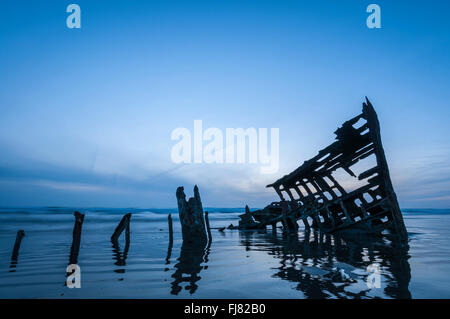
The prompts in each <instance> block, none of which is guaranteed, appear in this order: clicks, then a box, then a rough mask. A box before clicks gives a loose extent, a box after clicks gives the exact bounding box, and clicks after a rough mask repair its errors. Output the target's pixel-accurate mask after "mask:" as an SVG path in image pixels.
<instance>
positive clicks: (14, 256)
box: [10, 230, 25, 271]
mask: <svg viewBox="0 0 450 319" xmlns="http://www.w3.org/2000/svg"><path fill="white" fill-rule="evenodd" d="M24 236H25V232H24V231H23V230H19V231H17V235H16V241H15V242H14V248H13V252H12V255H11V265H10V268H16V265H17V261H18V259H19V249H20V244H21V243H22V238H23V237H24ZM12 271H14V270H12Z"/></svg>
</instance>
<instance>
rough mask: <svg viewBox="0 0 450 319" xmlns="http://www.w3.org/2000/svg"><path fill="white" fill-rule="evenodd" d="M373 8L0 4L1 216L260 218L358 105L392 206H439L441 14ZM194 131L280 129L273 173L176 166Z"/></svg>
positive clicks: (167, 2) (168, 0)
mask: <svg viewBox="0 0 450 319" xmlns="http://www.w3.org/2000/svg"><path fill="white" fill-rule="evenodd" d="M69 3H77V4H78V5H79V6H80V8H81V19H82V24H81V29H69V28H67V26H66V18H67V16H68V13H66V7H67V5H68V4H69ZM370 3H372V2H367V1H339V2H336V1H316V2H313V3H310V2H304V1H275V0H273V1H248V0H239V1H235V0H220V1H219V0H217V1H195V0H193V1H173V0H164V1H163V0H161V1H95V2H94V1H77V0H74V1H72V2H65V1H33V2H29V1H23V0H19V1H9V0H8V1H3V2H2V6H1V10H0V44H1V49H0V70H1V71H0V154H1V156H0V206H18V207H21V206H84V207H152V208H159V207H175V206H176V198H175V190H176V188H177V187H178V186H184V187H185V191H186V194H187V195H188V196H191V195H192V188H193V185H195V184H197V185H198V186H199V189H200V193H201V196H202V200H203V203H204V206H209V207H243V206H245V204H248V205H249V206H250V207H263V206H265V205H267V204H268V203H270V202H271V201H274V200H277V195H276V193H275V192H274V191H273V190H272V189H267V188H266V187H265V186H266V185H267V184H270V183H271V182H273V181H275V180H277V179H278V178H280V177H282V176H283V175H285V174H287V173H289V172H291V171H292V170H294V169H295V168H297V167H298V166H299V165H301V164H302V163H303V161H305V160H307V159H309V158H311V157H313V156H315V155H316V154H317V152H318V151H319V150H320V149H322V148H323V147H325V146H327V145H328V144H330V143H332V142H333V140H334V134H333V132H334V131H335V130H336V129H337V128H338V127H339V126H340V125H341V124H342V123H343V122H345V121H346V120H348V119H350V118H351V117H353V116H355V115H357V114H359V113H360V112H361V104H362V102H363V101H364V97H365V96H367V97H368V98H369V99H370V101H371V102H372V104H373V106H374V107H375V110H376V111H377V113H378V117H379V120H380V125H381V134H382V141H383V145H384V149H385V153H386V158H387V161H388V164H389V168H390V172H391V178H392V182H393V185H394V189H395V191H396V193H397V197H398V200H399V203H400V206H401V207H402V208H449V207H450V128H449V125H448V120H449V118H450V116H449V115H450V111H449V105H448V103H449V101H450V90H449V87H448V86H449V83H450V59H449V56H450V54H449V49H450V37H449V31H450V20H449V19H448V17H447V14H448V12H449V10H450V3H449V2H448V1H433V2H431V3H430V2H427V1H395V2H393V1H376V2H375V3H377V4H378V5H379V6H380V8H381V21H382V24H381V25H382V27H381V29H369V28H367V26H366V18H367V16H368V15H369V14H368V13H367V12H366V7H367V6H368V5H369V4H370ZM196 120H201V121H202V123H203V127H204V129H205V130H206V129H207V128H209V127H212V128H218V129H219V130H222V131H223V132H225V131H226V129H227V128H244V129H246V128H268V129H269V130H270V128H278V130H279V169H278V171H277V172H275V173H271V174H261V172H260V167H261V165H259V164H254V163H253V164H252V163H245V164H239V163H234V164H226V163H223V164H217V163H214V164H208V163H205V162H201V163H194V162H193V163H189V164H177V163H173V161H172V160H171V150H172V147H173V146H174V144H175V143H176V142H175V141H173V140H172V139H171V134H172V132H173V130H174V129H176V128H180V127H181V128H187V129H189V130H192V131H193V130H194V121H196Z"/></svg>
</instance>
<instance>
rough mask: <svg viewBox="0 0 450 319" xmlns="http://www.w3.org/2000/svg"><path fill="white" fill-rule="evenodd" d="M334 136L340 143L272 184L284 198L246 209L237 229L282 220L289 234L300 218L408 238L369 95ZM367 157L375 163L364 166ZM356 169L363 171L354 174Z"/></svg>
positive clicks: (331, 227) (328, 228)
mask: <svg viewBox="0 0 450 319" xmlns="http://www.w3.org/2000/svg"><path fill="white" fill-rule="evenodd" d="M335 134H336V141H335V142H334V143H332V144H331V145H329V146H328V147H326V148H325V149H323V150H321V151H320V152H319V154H318V155H317V156H315V157H314V158H312V159H310V160H308V161H305V162H304V163H303V165H301V166H300V167H298V168H297V169H296V170H294V171H293V172H291V173H290V174H288V175H285V176H284V177H282V178H280V179H279V180H277V181H276V182H274V183H272V184H270V185H268V186H267V187H273V188H274V190H275V191H276V192H277V194H278V195H279V197H280V201H279V202H274V203H271V204H270V205H268V206H266V207H265V208H264V209H262V210H257V211H254V212H250V211H249V210H248V209H247V211H246V213H245V214H243V215H242V216H241V221H240V223H239V228H240V229H252V228H253V229H254V228H264V227H266V225H272V226H273V227H275V225H276V224H277V223H278V222H280V223H282V225H283V230H285V231H287V232H291V231H297V228H298V224H297V221H298V220H302V222H303V224H304V225H305V228H307V229H309V228H310V227H315V228H319V229H321V230H322V231H325V232H335V231H339V230H344V229H349V228H351V229H358V230H361V231H363V232H367V233H376V234H381V233H382V232H383V231H385V230H389V231H390V233H391V234H394V235H396V236H398V237H400V238H401V239H406V238H407V233H406V228H405V225H404V222H403V217H402V214H401V211H400V208H399V205H398V202H397V197H396V195H395V192H394V189H393V187H392V183H391V178H390V175H389V169H388V165H387V162H386V158H385V155H384V150H383V146H382V143H381V136H380V125H379V122H378V117H377V114H376V113H375V110H374V108H373V106H372V104H371V103H370V102H369V100H368V99H367V98H366V102H365V103H363V110H362V113H361V114H359V115H358V116H356V117H354V118H352V119H350V120H348V121H347V122H345V123H344V124H343V125H342V126H341V127H340V128H338V129H337V130H336V132H335ZM369 158H371V159H372V161H369ZM364 161H368V162H369V163H371V164H372V166H371V167H367V164H366V166H364V165H361V163H362V162H364ZM356 167H358V168H361V167H363V168H364V170H363V171H362V172H360V173H358V172H355V169H354V168H356ZM343 175H347V176H346V177H347V179H346V182H345V183H343V182H339V180H340V179H341V178H338V177H343ZM348 178H350V182H348Z"/></svg>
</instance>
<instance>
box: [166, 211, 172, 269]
mask: <svg viewBox="0 0 450 319" xmlns="http://www.w3.org/2000/svg"><path fill="white" fill-rule="evenodd" d="M167 221H168V223H169V247H167V256H166V265H168V264H170V257H171V256H172V247H173V226H172V215H171V214H169V216H167Z"/></svg>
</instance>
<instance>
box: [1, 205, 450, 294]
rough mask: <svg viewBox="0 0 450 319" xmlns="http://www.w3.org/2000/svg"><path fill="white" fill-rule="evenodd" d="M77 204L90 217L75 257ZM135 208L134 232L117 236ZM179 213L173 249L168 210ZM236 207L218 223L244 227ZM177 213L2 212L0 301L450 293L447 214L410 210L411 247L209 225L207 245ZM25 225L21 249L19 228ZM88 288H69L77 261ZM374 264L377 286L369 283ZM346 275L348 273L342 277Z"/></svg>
mask: <svg viewBox="0 0 450 319" xmlns="http://www.w3.org/2000/svg"><path fill="white" fill-rule="evenodd" d="M74 210H79V211H81V212H83V213H85V214H86V216H85V219H84V223H83V226H82V236H81V245H80V249H79V253H78V255H76V256H74V254H73V253H72V256H71V246H72V230H73V226H74V216H73V212H74ZM126 212H132V213H133V215H132V217H131V233H130V238H129V242H128V243H127V242H126V240H125V237H126V236H124V235H122V237H121V238H120V242H119V246H117V245H116V246H114V245H113V244H112V243H111V241H110V239H109V238H110V236H111V234H112V233H113V232H114V229H115V227H116V226H117V224H118V223H119V221H120V219H121V218H122V216H123V214H125V213H126ZM169 212H171V213H172V216H173V219H174V241H173V247H172V249H169V233H168V226H167V214H168V213H169ZM239 213H240V212H239V211H238V210H236V209H213V210H210V214H209V216H210V223H211V227H221V226H227V225H229V224H230V223H233V224H235V225H236V224H237V221H238V215H239ZM177 215H178V214H177V212H176V210H170V209H167V210H154V209H152V210H143V209H140V210H137V209H80V208H77V209H75V208H73V209H72V208H71V209H67V208H39V209H37V208H34V209H30V208H26V209H0V298H191V297H192V298H375V297H381V298H449V297H450V264H449V260H450V258H449V257H450V245H449V241H450V239H449V237H450V211H449V210H405V211H404V218H405V223H406V227H407V229H408V232H409V249H408V250H406V251H405V250H401V249H398V247H396V246H395V245H393V244H392V243H391V242H389V241H387V240H375V239H373V240H371V241H369V242H367V241H362V240H360V239H353V240H351V241H349V240H347V239H344V238H339V237H336V236H329V235H327V236H326V235H323V234H320V233H318V232H311V233H305V232H303V231H300V232H299V233H298V236H287V237H286V236H283V234H282V233H281V231H280V230H278V231H277V232H276V233H273V232H272V230H270V228H269V229H268V230H267V231H264V232H256V231H251V232H239V231H237V230H225V231H224V232H219V231H218V230H217V229H212V237H213V240H212V242H211V243H210V245H204V246H194V247H187V246H183V245H182V240H181V229H180V226H179V221H178V219H177ZM19 229H23V230H24V231H25V237H24V238H23V240H22V242H21V245H20V249H19V250H18V255H13V254H12V252H13V247H14V242H15V238H16V233H17V231H18V230H19ZM71 257H72V258H74V257H75V259H76V260H77V263H78V265H79V266H80V268H81V288H80V289H76V288H74V289H69V288H68V287H67V286H66V285H65V282H66V276H67V274H66V267H67V265H68V264H69V260H70V258H71ZM371 264H378V265H379V266H380V271H381V276H380V288H376V287H375V288H372V289H370V288H368V286H367V283H366V281H367V279H368V277H369V276H370V275H371V272H368V271H367V267H368V266H369V265H371ZM342 273H343V274H344V275H342Z"/></svg>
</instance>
